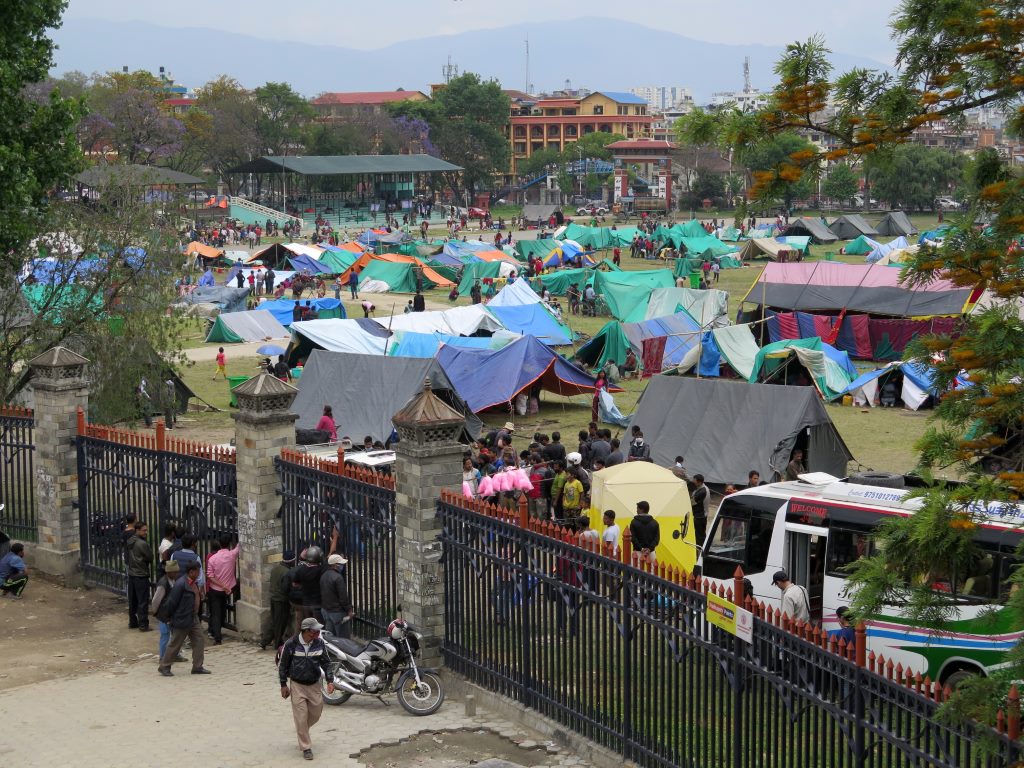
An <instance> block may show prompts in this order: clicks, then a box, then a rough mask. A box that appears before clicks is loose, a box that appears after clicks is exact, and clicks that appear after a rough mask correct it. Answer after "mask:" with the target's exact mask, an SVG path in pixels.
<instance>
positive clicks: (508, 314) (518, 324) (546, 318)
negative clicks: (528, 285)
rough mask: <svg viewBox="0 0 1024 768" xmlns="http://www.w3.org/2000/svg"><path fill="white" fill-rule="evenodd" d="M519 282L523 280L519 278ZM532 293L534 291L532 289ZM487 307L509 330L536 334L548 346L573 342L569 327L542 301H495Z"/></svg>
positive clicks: (531, 334) (530, 334) (524, 333)
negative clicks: (513, 302) (516, 303)
mask: <svg viewBox="0 0 1024 768" xmlns="http://www.w3.org/2000/svg"><path fill="white" fill-rule="evenodd" d="M516 282H517V283H519V282H522V281H521V280H517V281H516ZM531 293H532V291H531ZM487 309H488V310H489V311H490V313H491V314H492V315H494V316H495V317H496V318H498V320H499V321H500V322H501V324H502V325H503V326H505V328H506V329H507V330H509V331H513V332H515V333H519V334H522V335H524V336H526V335H529V336H536V337H537V338H538V339H540V340H541V341H543V342H544V343H545V344H547V345H548V346H562V345H565V344H572V341H573V338H575V337H574V335H573V332H572V331H570V330H569V327H568V326H567V325H565V324H564V323H560V322H559V321H558V320H556V319H555V316H554V315H552V314H551V312H550V311H549V310H548V308H547V307H546V306H545V305H544V304H543V303H541V302H536V303H533V304H520V305H504V306H503V305H500V304H499V305H498V306H495V305H494V302H491V303H490V304H488V305H487Z"/></svg>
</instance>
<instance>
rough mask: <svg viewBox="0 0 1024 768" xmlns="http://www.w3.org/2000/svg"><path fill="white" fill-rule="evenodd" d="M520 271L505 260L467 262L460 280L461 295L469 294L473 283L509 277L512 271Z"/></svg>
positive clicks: (459, 289)
mask: <svg viewBox="0 0 1024 768" xmlns="http://www.w3.org/2000/svg"><path fill="white" fill-rule="evenodd" d="M514 271H518V270H517V269H516V267H513V266H512V265H510V264H509V263H508V262H505V261H477V262H472V263H469V264H467V265H466V266H465V267H464V268H463V270H462V279H461V280H459V288H458V291H459V296H469V292H470V290H472V288H473V283H474V282H475V281H477V280H479V281H480V283H481V286H483V283H484V281H485V280H491V281H494V280H500V279H501V278H503V277H508V276H509V275H511V274H512V272H514Z"/></svg>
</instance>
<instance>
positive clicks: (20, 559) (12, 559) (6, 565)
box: [0, 541, 28, 600]
mask: <svg viewBox="0 0 1024 768" xmlns="http://www.w3.org/2000/svg"><path fill="white" fill-rule="evenodd" d="M24 557H25V545H24V544H22V543H21V542H20V541H16V542H14V543H13V544H11V548H10V550H8V552H7V554H6V555H4V556H3V557H0V593H2V594H3V596H4V597H7V596H8V595H10V596H11V597H13V598H14V599H16V600H20V599H21V595H22V593H23V592H24V591H25V587H26V586H28V566H27V565H25V560H24Z"/></svg>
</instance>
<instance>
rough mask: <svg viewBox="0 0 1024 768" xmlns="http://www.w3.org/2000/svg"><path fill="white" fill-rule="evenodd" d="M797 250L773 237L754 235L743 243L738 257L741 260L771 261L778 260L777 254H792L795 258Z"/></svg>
mask: <svg viewBox="0 0 1024 768" xmlns="http://www.w3.org/2000/svg"><path fill="white" fill-rule="evenodd" d="M798 250H799V249H797V248H793V247H791V246H789V245H787V244H786V243H780V242H779V241H778V240H776V239H775V238H771V237H754V238H751V239H750V240H747V241H746V242H745V243H743V249H742V250H741V251H740V258H741V259H742V260H743V261H753V260H754V259H770V260H772V261H778V260H779V254H793V258H794V260H795V258H796V254H797V252H798Z"/></svg>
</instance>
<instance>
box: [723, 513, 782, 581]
mask: <svg viewBox="0 0 1024 768" xmlns="http://www.w3.org/2000/svg"><path fill="white" fill-rule="evenodd" d="M783 503H784V502H783V501H780V500H779V499H772V498H765V497H761V496H731V497H728V498H726V499H725V500H723V501H722V505H721V507H720V508H719V510H718V515H717V516H716V517H715V524H714V527H713V528H712V530H711V535H710V536H709V537H708V540H707V547H706V549H705V551H704V575H705V576H708V577H709V578H713V579H731V578H732V577H733V574H734V573H735V572H736V566H737V565H738V566H740V567H742V568H743V572H744V573H760V572H762V571H764V569H765V566H766V564H767V562H768V549H769V547H770V546H771V541H772V530H773V529H774V527H775V516H776V513H777V512H778V510H779V507H781V506H782V504H783Z"/></svg>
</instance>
